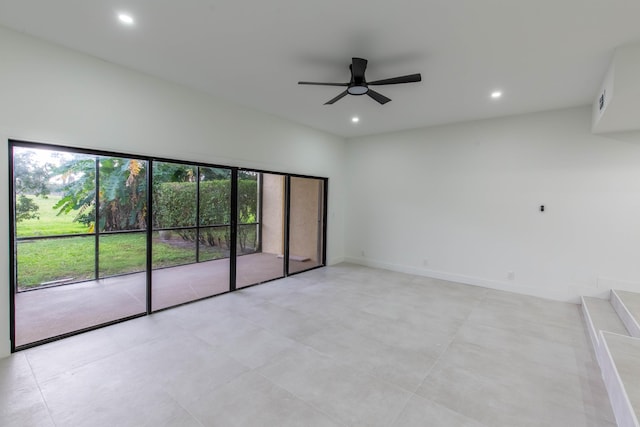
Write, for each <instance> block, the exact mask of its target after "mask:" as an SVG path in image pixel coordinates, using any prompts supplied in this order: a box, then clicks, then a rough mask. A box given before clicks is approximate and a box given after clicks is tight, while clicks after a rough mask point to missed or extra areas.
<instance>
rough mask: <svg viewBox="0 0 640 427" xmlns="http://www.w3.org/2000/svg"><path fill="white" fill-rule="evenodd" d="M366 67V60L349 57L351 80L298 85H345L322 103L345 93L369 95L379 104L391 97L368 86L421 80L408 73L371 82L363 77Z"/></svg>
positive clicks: (334, 99) (338, 98) (329, 103)
mask: <svg viewBox="0 0 640 427" xmlns="http://www.w3.org/2000/svg"><path fill="white" fill-rule="evenodd" d="M366 69H367V60H366V59H362V58H351V65H349V70H351V80H350V81H349V83H320V82H298V84H300V85H316V86H342V87H344V86H346V87H347V89H346V90H345V91H344V92H342V93H340V94H339V95H338V96H336V97H335V98H333V99H331V100H329V101H327V102H325V104H324V105H331V104H333V103H335V102H336V101H338V100H340V99H342V98H344V97H345V96H346V95H356V96H360V95H369V97H370V98H372V99H374V100H375V101H377V102H378V103H380V104H381V105H384V104H386V103H387V102H389V101H391V99H389V98H387V97H386V96H384V95H382V94H381V93H378V92H376V91H375V90H373V89H370V88H369V86H382V85H395V84H401V83H416V82H419V81H422V77H421V76H420V74H409V75H407V76H400V77H392V78H390V79H383V80H376V81H373V82H367V80H366V79H365V77H364V72H365V71H366Z"/></svg>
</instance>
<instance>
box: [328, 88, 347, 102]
mask: <svg viewBox="0 0 640 427" xmlns="http://www.w3.org/2000/svg"><path fill="white" fill-rule="evenodd" d="M348 93H349V92H347V91H346V90H345V91H344V92H342V93H341V94H340V95H338V96H336V97H335V98H333V99H332V100H331V101H327V102H325V103H324V105H331V104H333V103H334V102H336V101H339V100H341V99H342V98H344V97H345V96H346V95H347V94H348Z"/></svg>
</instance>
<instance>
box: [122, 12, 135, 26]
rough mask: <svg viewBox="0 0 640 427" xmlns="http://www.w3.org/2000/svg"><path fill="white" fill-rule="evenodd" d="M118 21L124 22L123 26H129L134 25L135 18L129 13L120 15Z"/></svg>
mask: <svg viewBox="0 0 640 427" xmlns="http://www.w3.org/2000/svg"><path fill="white" fill-rule="evenodd" d="M118 19H119V20H120V22H122V23H123V24H127V25H133V22H134V21H133V16H131V15H129V14H127V13H119V14H118Z"/></svg>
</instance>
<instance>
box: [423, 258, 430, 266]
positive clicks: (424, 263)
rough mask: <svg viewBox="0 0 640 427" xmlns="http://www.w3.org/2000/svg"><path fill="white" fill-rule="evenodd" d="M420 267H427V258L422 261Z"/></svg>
mask: <svg viewBox="0 0 640 427" xmlns="http://www.w3.org/2000/svg"><path fill="white" fill-rule="evenodd" d="M422 265H424V266H425V267H426V266H428V265H429V260H428V259H427V258H425V259H423V260H422Z"/></svg>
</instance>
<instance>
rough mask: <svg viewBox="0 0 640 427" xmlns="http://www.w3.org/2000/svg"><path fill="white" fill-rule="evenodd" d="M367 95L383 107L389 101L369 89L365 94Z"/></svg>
mask: <svg viewBox="0 0 640 427" xmlns="http://www.w3.org/2000/svg"><path fill="white" fill-rule="evenodd" d="M367 95H369V96H370V97H371V98H373V99H375V100H376V101H378V102H379V103H380V104H382V105H384V104H386V103H387V102H389V101H391V100H390V99H389V98H387V97H386V96H384V95H382V94H380V93H378V92H376V91H375V90H371V89H369V91H368V92H367Z"/></svg>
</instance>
